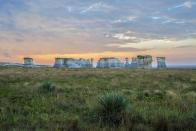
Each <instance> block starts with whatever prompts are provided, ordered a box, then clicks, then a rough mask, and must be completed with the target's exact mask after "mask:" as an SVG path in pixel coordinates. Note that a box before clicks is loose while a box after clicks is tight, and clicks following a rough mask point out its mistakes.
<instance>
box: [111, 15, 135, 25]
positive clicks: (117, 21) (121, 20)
mask: <svg viewBox="0 0 196 131" xmlns="http://www.w3.org/2000/svg"><path fill="white" fill-rule="evenodd" d="M136 18H137V17H136V16H127V17H125V18H121V19H117V20H114V21H112V23H113V24H116V23H127V22H132V21H135V19H136Z"/></svg>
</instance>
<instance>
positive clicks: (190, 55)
mask: <svg viewBox="0 0 196 131" xmlns="http://www.w3.org/2000/svg"><path fill="white" fill-rule="evenodd" d="M137 55H152V56H153V57H154V58H155V57H158V56H165V57H166V60H167V63H168V64H196V0H0V62H20V63H21V62H23V57H33V58H34V61H35V62H36V63H39V64H52V63H53V62H54V58H55V57H73V58H80V57H82V58H94V59H98V58H100V57H109V56H111V57H117V58H120V59H124V58H125V57H128V58H132V57H134V56H137ZM154 60H155V59H154Z"/></svg>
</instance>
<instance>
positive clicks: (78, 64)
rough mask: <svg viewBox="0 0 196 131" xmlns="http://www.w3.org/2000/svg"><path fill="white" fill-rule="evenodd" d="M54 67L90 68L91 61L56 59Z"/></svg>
mask: <svg viewBox="0 0 196 131" xmlns="http://www.w3.org/2000/svg"><path fill="white" fill-rule="evenodd" d="M54 67H57V68H61V67H66V68H92V60H89V59H82V58H80V59H73V58H56V59H55V64H54Z"/></svg>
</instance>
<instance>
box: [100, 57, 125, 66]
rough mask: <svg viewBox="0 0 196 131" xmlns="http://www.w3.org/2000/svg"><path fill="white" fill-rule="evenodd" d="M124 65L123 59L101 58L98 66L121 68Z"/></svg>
mask: <svg viewBox="0 0 196 131" xmlns="http://www.w3.org/2000/svg"><path fill="white" fill-rule="evenodd" d="M120 67H123V64H122V63H121V61H120V60H119V59H117V58H114V57H110V58H100V59H99V61H98V62H97V68H120Z"/></svg>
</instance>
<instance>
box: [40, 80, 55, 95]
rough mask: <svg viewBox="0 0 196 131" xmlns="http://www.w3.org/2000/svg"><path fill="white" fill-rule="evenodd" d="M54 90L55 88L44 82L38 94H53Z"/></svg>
mask: <svg viewBox="0 0 196 131" xmlns="http://www.w3.org/2000/svg"><path fill="white" fill-rule="evenodd" d="M55 89H56V87H55V86H54V85H53V84H52V83H51V82H49V81H45V82H43V83H42V85H41V86H40V92H44V93H47V92H54V91H55Z"/></svg>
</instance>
